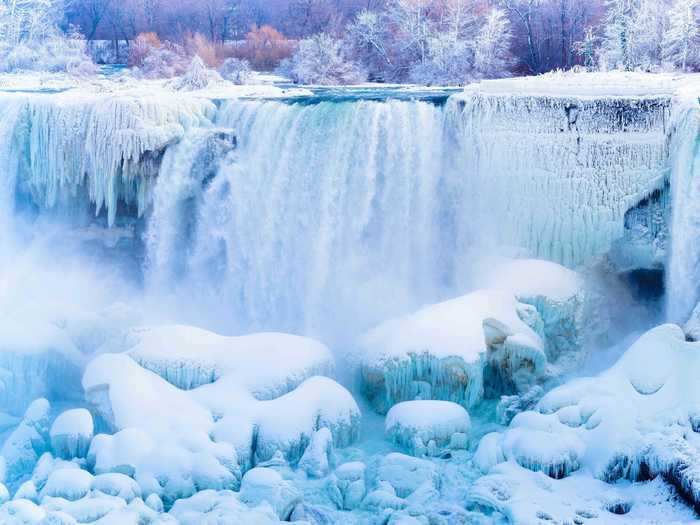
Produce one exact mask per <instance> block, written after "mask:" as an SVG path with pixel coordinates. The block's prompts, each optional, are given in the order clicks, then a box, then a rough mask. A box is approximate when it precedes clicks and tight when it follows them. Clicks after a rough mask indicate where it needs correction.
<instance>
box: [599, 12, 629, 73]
mask: <svg viewBox="0 0 700 525" xmlns="http://www.w3.org/2000/svg"><path fill="white" fill-rule="evenodd" d="M606 7H607V13H606V15H605V20H604V35H603V45H602V50H601V61H602V67H603V69H607V68H612V69H615V68H622V69H632V67H633V60H632V55H631V53H630V48H631V42H630V40H631V38H632V25H633V20H634V15H635V12H636V9H637V1H636V0H608V2H607V6H606Z"/></svg>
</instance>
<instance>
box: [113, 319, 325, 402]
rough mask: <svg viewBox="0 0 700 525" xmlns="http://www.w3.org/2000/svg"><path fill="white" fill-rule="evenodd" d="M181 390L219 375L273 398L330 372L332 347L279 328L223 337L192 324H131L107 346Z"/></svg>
mask: <svg viewBox="0 0 700 525" xmlns="http://www.w3.org/2000/svg"><path fill="white" fill-rule="evenodd" d="M108 347H109V350H110V351H127V352H128V353H129V355H130V356H131V357H132V358H133V359H134V360H135V361H136V362H138V363H139V364H140V365H141V366H143V367H144V368H146V369H148V370H151V371H153V372H155V373H157V374H158V375H160V376H161V377H163V378H164V379H165V380H167V381H168V382H170V383H172V384H173V385H175V386H176V387H178V388H181V389H188V390H189V389H192V388H196V387H198V386H202V385H204V384H208V383H213V382H215V381H218V380H220V379H222V378H223V379H224V380H226V381H233V382H235V383H236V384H238V385H241V386H242V387H245V388H246V389H248V390H249V391H250V392H251V393H252V394H253V395H254V396H255V397H256V398H258V399H273V398H275V397H279V396H280V395H282V394H286V393H287V392H289V391H290V390H293V389H294V388H296V387H297V386H298V385H299V384H300V383H301V382H302V381H304V380H305V379H307V378H309V377H311V376H314V375H328V376H332V375H333V374H334V369H335V363H334V359H333V356H332V354H331V352H330V350H329V349H328V348H327V347H326V346H325V345H323V344H322V343H319V342H317V341H314V340H313V339H309V338H305V337H299V336H295V335H290V334H283V333H259V334H250V335H245V336H239V337H224V336H220V335H218V334H215V333H212V332H209V331H207V330H202V329H199V328H196V327H193V326H153V327H143V328H135V329H133V330H131V331H129V332H127V333H126V334H125V335H124V336H123V338H122V339H121V340H118V341H113V342H111V343H110V344H109V345H108Z"/></svg>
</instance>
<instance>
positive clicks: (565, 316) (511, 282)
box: [479, 259, 585, 362]
mask: <svg viewBox="0 0 700 525" xmlns="http://www.w3.org/2000/svg"><path fill="white" fill-rule="evenodd" d="M484 266H485V267H486V269H485V271H484V273H483V275H481V276H480V281H479V282H480V285H481V286H483V287H484V288H489V289H494V290H503V291H506V292H510V293H512V294H513V295H515V297H516V298H517V300H518V301H520V302H521V303H526V304H529V305H532V306H534V307H535V308H536V309H537V312H538V313H539V315H540V317H541V319H542V329H543V335H544V344H545V350H546V352H547V357H548V359H549V361H551V362H554V361H556V360H557V359H558V358H559V357H560V356H561V355H562V354H572V353H578V352H579V351H580V350H581V347H582V346H583V328H584V327H583V317H584V295H585V294H584V284H583V278H582V276H581V275H579V274H578V273H576V272H575V271H573V270H570V269H568V268H566V267H564V266H562V265H560V264H557V263H554V262H551V261H545V260H540V259H515V260H508V259H505V260H489V261H488V262H486V263H485V264H484Z"/></svg>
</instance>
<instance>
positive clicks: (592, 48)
mask: <svg viewBox="0 0 700 525" xmlns="http://www.w3.org/2000/svg"><path fill="white" fill-rule="evenodd" d="M597 47H598V37H597V36H596V35H595V32H594V30H593V27H591V26H588V27H587V28H586V29H585V31H584V33H583V40H581V41H579V42H575V43H574V51H575V52H576V54H577V55H578V56H580V57H581V58H582V59H583V65H584V67H585V68H586V69H589V70H590V69H594V68H595V65H596V53H597Z"/></svg>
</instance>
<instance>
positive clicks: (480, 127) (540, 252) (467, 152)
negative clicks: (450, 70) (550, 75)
mask: <svg viewBox="0 0 700 525" xmlns="http://www.w3.org/2000/svg"><path fill="white" fill-rule="evenodd" d="M553 91H556V90H553ZM450 104H451V106H452V112H453V114H454V116H455V117H456V120H457V122H456V129H455V132H456V134H457V135H458V143H459V144H460V145H461V146H460V148H459V153H460V156H459V157H458V160H457V161H456V163H457V166H458V168H457V169H459V170H460V171H461V172H462V173H463V174H464V177H463V183H464V184H465V185H468V187H469V191H465V192H464V194H465V198H466V199H467V202H465V203H464V204H463V205H464V206H467V207H469V208H470V209H471V210H472V217H473V220H474V221H478V225H479V230H480V231H481V232H482V234H483V235H485V236H486V237H487V238H490V239H491V240H492V244H493V245H495V246H504V245H505V246H512V247H514V249H516V250H524V251H525V252H526V253H527V255H529V256H532V257H538V258H544V259H549V260H553V261H556V262H559V263H562V264H565V265H568V266H576V265H579V264H581V263H583V262H584V261H586V260H587V259H589V258H590V257H592V256H596V255H601V254H604V253H607V252H608V251H609V250H610V247H611V245H612V242H613V241H614V240H616V239H619V238H621V237H622V236H623V233H624V226H625V224H624V217H625V212H626V211H627V210H629V209H630V208H631V207H633V206H634V205H635V204H637V203H638V202H639V201H641V200H643V199H644V198H645V197H647V196H648V195H649V194H650V193H652V192H653V191H654V190H656V189H660V188H662V187H663V184H664V181H665V180H666V178H667V176H668V174H667V169H668V146H667V134H668V121H669V116H670V99H669V97H668V96H651V97H635V98H631V97H619V96H615V97H611V96H601V97H590V96H579V97H573V96H559V95H556V94H545V95H536V94H532V95H530V94H525V95H520V94H517V95H516V94H508V93H502V92H494V93H490V92H489V90H488V89H487V88H483V89H482V88H481V87H479V86H477V87H476V88H474V89H472V90H470V91H467V92H466V93H465V94H464V95H461V96H458V97H453V99H452V100H451V101H450Z"/></svg>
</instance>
